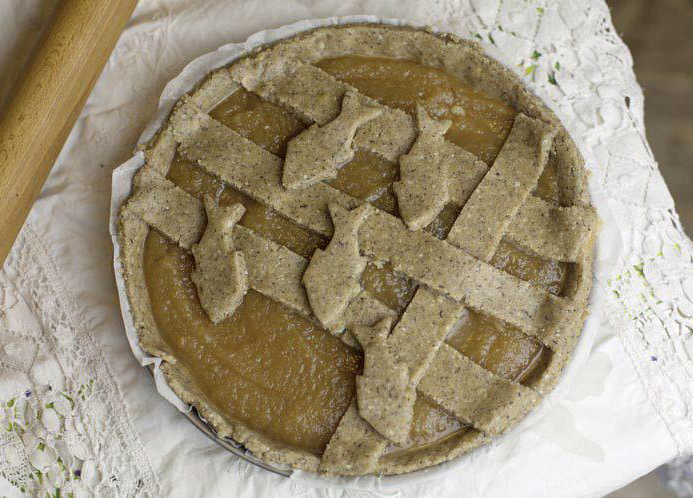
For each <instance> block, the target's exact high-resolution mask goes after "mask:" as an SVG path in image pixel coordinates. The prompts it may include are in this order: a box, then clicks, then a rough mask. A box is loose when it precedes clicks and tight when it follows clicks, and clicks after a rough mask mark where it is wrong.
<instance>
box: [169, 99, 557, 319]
mask: <svg viewBox="0 0 693 498" xmlns="http://www.w3.org/2000/svg"><path fill="white" fill-rule="evenodd" d="M189 107H190V108H189V109H188V111H189V112H193V113H196V114H198V115H199V114H202V113H200V111H199V110H196V109H194V108H191V106H189ZM198 117H200V118H201V121H202V122H203V126H202V127H200V128H197V129H196V127H193V128H192V129H191V128H188V129H186V130H185V131H184V132H182V133H181V132H180V128H179V130H178V134H177V135H176V138H177V139H179V140H181V144H182V148H181V149H182V150H181V151H182V153H183V155H186V154H188V155H191V156H197V157H192V158H193V159H195V160H197V161H198V163H200V164H201V165H202V166H203V167H207V169H210V170H212V171H211V172H213V173H215V174H217V175H218V176H220V177H221V178H222V179H224V180H225V181H227V182H229V183H231V184H232V185H233V186H234V187H237V188H240V189H241V190H242V189H243V187H242V184H241V182H239V178H238V177H234V176H233V175H232V174H228V172H226V171H225V169H224V166H223V165H222V164H220V163H222V160H220V159H219V158H216V159H215V158H214V154H211V155H210V154H204V153H198V152H197V147H196V144H195V139H196V138H197V135H198V133H199V132H200V131H201V130H202V129H204V134H209V128H214V135H215V137H216V138H215V140H216V142H215V143H216V145H217V146H218V148H219V149H224V148H225V147H224V145H223V142H224V140H225V139H226V138H228V137H229V136H231V137H232V139H233V140H235V142H236V144H235V145H238V142H240V143H241V146H242V147H244V148H249V149H252V148H253V147H257V146H255V145H254V144H252V143H250V142H247V143H244V142H243V141H241V140H238V139H237V137H236V136H234V135H233V133H234V132H232V131H231V130H228V129H225V127H223V125H220V124H219V126H216V124H217V123H215V122H214V120H212V119H211V118H209V117H208V116H207V117H206V118H205V117H204V116H198ZM187 121H189V120H187ZM172 122H173V120H172ZM174 126H175V125H174ZM174 130H175V128H174ZM236 135H237V134H236ZM241 138H242V137H241ZM244 140H245V139H244ZM206 145H207V146H208V145H209V144H206ZM213 150H214V149H213ZM227 154H228V152H227V153H225V154H221V155H222V156H223V157H224V158H226V155H227ZM270 156H271V155H270ZM272 158H274V156H272ZM267 160H268V162H271V163H273V165H277V161H275V160H274V159H270V158H269V156H268V159H267ZM219 170H220V171H219ZM277 171H278V168H276V167H275V168H273V172H277ZM220 173H221V174H220ZM266 177H268V178H272V177H273V175H267V176H266ZM264 178H265V176H264V175H261V177H260V180H261V181H262V180H263V179H264ZM274 178H277V179H278V175H274ZM241 179H242V178H241ZM325 187H326V186H325ZM246 188H250V187H248V186H247V185H246ZM330 190H332V191H334V189H330V188H329V187H327V189H326V191H327V192H328V193H331V192H330ZM335 192H336V191H335ZM260 194H262V187H261V188H260ZM250 195H252V194H250ZM342 195H343V194H342ZM253 197H256V196H255V195H253ZM257 197H262V196H261V195H259V196H257ZM327 197H329V194H328V196H327ZM345 197H346V198H347V199H348V200H349V203H353V202H354V200H353V199H352V198H349V197H348V196H345ZM356 202H358V201H356ZM347 204H348V203H347ZM323 205H324V204H323ZM273 207H274V206H273ZM347 207H352V206H348V205H347ZM280 211H281V210H280ZM284 212H286V209H285V210H284ZM380 214H381V213H377V215H380ZM382 214H384V213H382ZM289 216H290V215H289ZM385 216H389V215H385ZM371 218H372V217H371ZM395 220H396V219H395ZM396 221H397V222H399V220H396ZM399 223H400V225H401V222H399ZM239 228H242V227H239ZM326 231H328V230H326ZM323 233H324V232H323ZM438 242H441V241H438ZM460 253H462V251H460ZM376 259H387V258H379V257H376ZM470 259H472V260H473V258H470ZM486 266H488V265H486ZM495 271H496V272H498V271H497V270H495ZM499 273H501V274H502V273H503V272H499ZM527 285H528V284H527ZM482 301H483V300H482ZM549 314H551V313H549ZM405 315H406V313H405Z"/></svg>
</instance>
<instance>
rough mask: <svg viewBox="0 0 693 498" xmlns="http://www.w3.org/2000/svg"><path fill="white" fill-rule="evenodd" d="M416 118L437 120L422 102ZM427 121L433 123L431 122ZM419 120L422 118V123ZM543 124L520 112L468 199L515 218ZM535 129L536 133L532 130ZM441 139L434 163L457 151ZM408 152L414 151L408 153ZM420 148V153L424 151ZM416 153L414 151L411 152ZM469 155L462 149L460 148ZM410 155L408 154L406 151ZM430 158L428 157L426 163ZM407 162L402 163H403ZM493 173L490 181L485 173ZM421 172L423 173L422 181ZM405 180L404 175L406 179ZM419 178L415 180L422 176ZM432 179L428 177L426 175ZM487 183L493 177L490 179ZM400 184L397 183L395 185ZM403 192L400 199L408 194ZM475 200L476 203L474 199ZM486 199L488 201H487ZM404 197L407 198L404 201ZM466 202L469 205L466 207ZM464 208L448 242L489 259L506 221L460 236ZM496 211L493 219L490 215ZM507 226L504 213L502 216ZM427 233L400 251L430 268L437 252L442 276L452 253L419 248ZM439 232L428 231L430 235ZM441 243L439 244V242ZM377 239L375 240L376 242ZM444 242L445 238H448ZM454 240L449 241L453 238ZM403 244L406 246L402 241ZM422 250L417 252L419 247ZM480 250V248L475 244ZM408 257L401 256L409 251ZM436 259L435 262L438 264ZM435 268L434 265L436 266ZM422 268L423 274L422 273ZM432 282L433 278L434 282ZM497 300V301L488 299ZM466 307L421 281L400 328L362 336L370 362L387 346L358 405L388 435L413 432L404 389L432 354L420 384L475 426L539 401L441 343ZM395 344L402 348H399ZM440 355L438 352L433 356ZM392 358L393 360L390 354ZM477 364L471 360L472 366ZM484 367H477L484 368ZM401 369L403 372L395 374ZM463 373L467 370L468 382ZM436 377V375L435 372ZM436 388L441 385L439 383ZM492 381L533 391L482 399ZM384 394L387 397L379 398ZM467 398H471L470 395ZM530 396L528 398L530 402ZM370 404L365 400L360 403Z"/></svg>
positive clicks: (493, 428) (543, 155) (536, 160)
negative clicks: (500, 401) (503, 191)
mask: <svg viewBox="0 0 693 498" xmlns="http://www.w3.org/2000/svg"><path fill="white" fill-rule="evenodd" d="M418 116H419V122H420V123H421V122H423V124H424V127H426V126H428V127H429V128H430V127H431V125H433V122H432V121H431V120H430V118H429V117H428V116H427V115H425V114H424V113H423V112H422V110H421V109H418ZM426 123H428V124H429V125H426ZM442 126H444V124H443V123H441V124H438V127H441V128H440V129H441V130H442V131H443V132H444V131H445V130H444V129H443V128H442ZM420 128H421V125H420ZM542 131H543V124H542V123H541V122H536V121H533V120H531V121H529V118H527V117H526V116H520V118H519V119H518V120H517V121H516V125H515V127H513V131H512V132H511V135H510V138H509V140H508V141H506V144H505V145H504V147H503V149H502V150H501V153H500V154H499V158H500V161H498V160H497V163H496V164H494V167H493V168H491V171H490V173H489V174H488V175H487V176H486V177H485V179H484V180H482V185H480V187H481V191H480V192H481V195H478V194H477V193H476V192H477V191H478V189H477V191H475V193H474V194H472V200H470V201H469V202H468V203H467V205H468V206H470V207H471V210H472V211H473V210H478V209H480V208H481V209H487V210H488V211H492V216H493V218H496V217H497V218H500V219H504V218H507V220H509V219H511V218H513V217H514V216H515V214H516V212H517V209H518V206H519V205H521V204H522V202H523V201H524V199H525V198H526V197H527V196H528V195H529V193H530V191H531V189H532V188H534V185H535V184H536V182H537V180H538V178H539V175H540V174H541V172H542V171H543V169H544V166H545V164H546V159H547V155H548V147H550V143H551V140H552V138H553V136H552V134H551V133H547V134H543V133H542ZM535 132H537V133H535ZM535 134H538V135H540V138H539V142H540V146H539V147H537V146H536V145H537V144H536V143H534V142H533V141H532V140H528V139H527V138H528V137H527V135H529V136H530V138H534V135H535ZM429 142H430V140H428V141H426V140H424V141H421V135H420V136H419V138H417V141H416V142H415V145H414V148H416V147H417V145H420V146H423V147H425V146H426V145H428V143H429ZM437 142H438V143H437V146H436V147H435V148H434V150H435V152H434V150H433V149H432V150H431V151H430V152H428V153H427V154H428V155H431V154H434V157H430V158H428V160H427V161H426V163H431V162H433V163H435V162H436V160H438V161H440V160H441V159H443V160H445V159H452V157H450V156H448V157H445V156H442V157H441V156H440V155H439V154H438V152H437V151H438V150H440V149H441V145H442V142H443V141H442V133H441V134H440V137H439V140H438V141H437ZM410 154H411V153H410ZM513 154H514V155H516V156H519V157H520V159H524V164H523V163H522V162H521V163H520V166H524V169H523V168H522V167H519V168H517V170H516V171H512V170H510V164H508V156H509V155H513ZM419 155H421V154H419ZM412 157H417V156H416V155H413V156H412ZM463 157H464V156H463ZM405 158H406V156H403V159H405ZM426 165H427V164H426ZM406 166H407V165H406V164H405V165H404V167H405V168H406ZM442 167H443V169H442V170H440V171H437V172H436V173H437V175H438V177H441V176H442V177H443V181H444V182H445V187H447V183H448V178H447V177H448V175H449V173H448V171H449V169H450V165H449V164H448V163H446V162H444V163H442ZM406 172H407V171H403V173H402V176H403V180H404V178H405V176H406V175H405V173H406ZM518 174H519V175H520V176H521V177H523V178H521V181H516V182H515V183H514V184H513V189H512V190H514V192H513V193H514V195H511V196H510V198H509V199H504V200H503V201H502V202H500V203H498V204H495V205H491V206H489V205H488V204H489V203H490V202H492V201H493V202H495V200H494V199H493V198H492V197H491V198H489V195H488V193H487V192H486V191H487V190H488V189H489V188H493V187H497V186H498V185H496V184H497V183H507V182H511V181H512V179H513V177H514V176H515V175H518ZM489 178H490V179H491V182H489V180H487V179H489ZM422 180H423V179H421V178H420V179H419V181H422ZM402 183H404V181H403V182H402ZM417 183H418V182H417ZM429 183H430V182H429ZM489 183H490V184H489ZM396 186H397V185H396ZM397 193H398V196H399V197H402V195H400V194H406V191H404V192H400V191H397ZM447 193H448V192H447V190H446V189H444V194H447ZM406 199H407V198H406V197H404V198H403V199H401V200H406ZM417 201H418V202H416V203H415V204H418V205H421V204H422V202H421V199H417ZM444 202H447V198H445V199H444V201H443V202H442V203H440V204H439V206H438V209H442V205H443V204H444ZM470 203H471V204H470ZM484 204H486V205H484ZM406 206H407V204H406V203H405V208H406ZM465 209H467V208H466V207H465ZM465 209H463V210H462V212H461V213H460V216H459V217H458V222H456V225H457V226H458V232H457V235H456V236H454V235H453V236H452V237H451V236H450V235H449V236H448V242H450V243H451V244H453V245H463V246H467V249H469V250H471V251H474V250H475V249H478V248H479V247H481V248H483V252H482V254H481V255H480V256H479V257H480V258H481V259H482V261H488V260H489V259H490V258H491V256H492V254H493V253H494V252H495V249H496V247H497V246H498V243H499V242H500V239H501V235H502V231H503V229H504V226H503V225H498V224H495V225H494V224H493V223H491V224H487V225H481V226H480V227H475V228H476V230H475V231H473V232H474V233H470V234H465V235H467V238H463V237H461V236H460V235H461V233H462V232H461V230H460V228H461V227H460V226H459V225H460V224H459V221H460V220H465V216H467V215H468V214H469V213H465ZM493 218H492V219H493ZM403 219H404V221H405V222H407V224H408V225H409V228H420V227H419V226H416V225H415V226H412V223H411V221H412V220H411V219H410V220H409V221H407V217H406V216H404V213H403ZM388 221H389V222H391V226H394V227H397V228H399V226H400V225H401V222H399V220H396V221H395V220H393V219H389V220H388ZM505 225H506V226H507V221H506V223H505ZM380 229H382V225H381V226H380V227H379V229H376V230H373V231H371V232H369V233H370V234H371V236H372V235H375V234H376V233H378V234H379V235H380V239H379V241H380V242H383V241H386V240H390V241H393V240H394V241H395V242H394V245H398V242H402V238H401V237H402V234H401V233H400V234H398V235H399V236H398V237H396V238H394V239H392V238H391V237H395V234H396V230H391V231H387V230H385V231H384V232H383V231H380ZM418 233H419V234H420V235H422V237H416V234H414V236H413V237H410V238H409V239H410V240H409V241H410V242H411V241H412V240H413V241H415V242H416V243H413V244H410V245H409V246H406V244H405V247H404V250H403V251H401V253H399V254H403V255H409V254H417V255H418V258H417V260H416V261H415V262H413V263H412V264H411V265H410V266H409V268H410V269H415V268H416V269H424V272H428V270H429V268H430V264H431V261H432V259H433V257H434V253H435V254H436V255H437V256H441V257H442V259H443V261H444V262H443V264H442V265H440V267H439V268H437V270H442V271H439V272H438V274H437V275H438V277H441V276H443V275H444V274H445V271H444V270H447V268H445V267H446V265H447V264H450V263H451V262H452V261H453V258H452V257H450V255H449V254H447V253H446V252H441V253H437V252H436V251H435V249H434V250H433V251H426V250H422V246H423V245H425V243H423V242H422V241H424V240H426V237H427V236H426V235H425V234H424V233H423V232H418ZM471 238H474V241H475V242H479V245H477V246H475V245H474V244H473V243H470V239H471ZM431 240H436V241H437V239H432V238H430V239H429V241H431ZM434 245H438V248H440V247H441V246H440V244H434ZM371 247H375V245H373V246H371ZM443 247H446V246H443ZM450 247H451V246H450ZM400 249H401V247H400ZM417 250H418V252H417ZM364 252H366V253H368V249H366V248H365V247H364ZM477 252H479V251H478V250H477ZM396 253H397V252H396V251H394V252H390V253H389V254H390V255H394V254H396ZM371 255H372V256H375V257H376V258H377V259H380V257H382V253H380V254H373V253H371ZM405 258H406V256H405V257H404V258H401V259H405ZM389 261H391V262H393V263H394V266H395V268H399V269H401V268H402V267H401V266H398V263H397V262H395V261H392V260H389ZM434 266H435V265H434ZM451 270H452V273H453V274H454V273H455V266H454V265H452V269H451ZM433 271H436V268H434V269H433ZM460 274H463V270H462V269H460ZM422 275H423V274H422ZM430 284H431V282H429V285H430ZM491 304H493V303H491ZM463 309H464V305H463V304H462V303H460V302H456V301H453V300H451V299H448V298H445V297H444V296H441V295H436V294H434V293H432V292H431V291H429V290H427V289H425V288H422V289H419V290H418V291H417V293H416V295H415V297H414V299H413V301H412V302H411V303H410V305H409V306H408V308H407V310H406V311H405V313H404V315H403V316H402V320H401V321H400V323H399V324H398V327H397V329H396V330H395V332H394V333H393V334H392V336H391V338H386V339H381V340H380V342H376V348H375V352H374V351H370V350H369V348H368V347H367V345H365V344H364V354H365V355H366V361H367V365H368V361H369V359H372V357H373V355H374V354H376V352H381V350H385V351H387V352H389V355H383V354H382V352H381V354H380V357H382V360H381V361H380V363H381V364H382V365H383V366H382V369H383V370H382V371H383V372H385V378H378V379H374V381H373V382H374V383H375V385H376V386H378V387H379V389H378V390H374V389H368V390H365V389H364V386H363V385H362V384H359V383H358V382H357V394H358V401H359V413H360V414H361V415H362V416H363V417H364V418H365V419H366V420H367V421H369V422H371V424H372V425H373V426H374V427H375V428H376V429H377V430H378V432H379V433H380V434H382V435H384V436H386V437H388V438H389V439H390V440H392V441H395V442H401V440H403V439H404V438H406V433H407V432H408V431H407V429H406V428H408V427H410V425H409V424H410V423H411V407H410V406H409V404H408V403H407V402H406V401H407V400H408V397H407V396H406V393H408V392H410V391H408V390H407V388H408V389H412V387H416V386H417V385H418V384H419V381H420V379H421V377H422V376H424V375H425V373H426V372H427V371H428V369H429V366H430V365H431V361H433V365H434V369H433V371H432V372H431V377H430V378H428V379H427V381H426V382H424V383H422V384H421V385H420V386H419V387H420V389H421V390H422V391H423V392H426V394H427V395H429V396H430V397H431V398H433V399H434V400H436V401H437V402H438V403H439V404H441V406H443V407H444V408H446V409H448V410H449V411H450V412H451V413H453V414H454V415H455V416H457V417H458V418H460V419H461V420H463V421H464V422H466V423H468V424H469V423H471V424H474V426H475V427H477V428H480V429H482V430H484V431H487V432H489V433H491V434H496V433H499V432H501V431H502V430H503V429H504V428H505V427H507V426H506V425H503V423H504V422H505V421H512V420H515V419H517V418H519V417H521V416H523V415H524V414H526V412H527V411H528V410H529V407H531V406H534V404H535V402H536V398H537V397H538V395H537V394H536V393H534V392H533V391H531V389H528V388H525V387H523V386H520V385H519V384H516V383H512V382H509V381H506V380H504V379H501V378H497V377H496V376H494V375H493V374H492V373H490V372H487V371H486V370H484V369H483V368H481V367H479V366H477V365H474V364H473V363H472V362H471V361H469V360H468V359H466V358H465V357H464V356H463V355H461V354H459V353H457V352H455V353H456V354H451V353H450V351H454V350H452V348H450V347H449V346H441V344H442V342H443V339H444V337H445V334H446V333H447V331H448V330H449V329H450V327H452V325H453V324H454V322H455V321H456V319H457V317H459V315H460V314H461V312H462V310H463ZM440 347H443V348H444V349H443V351H441V352H440V354H437V353H439V350H438V349H439V348H440ZM396 352H397V353H396ZM434 357H435V360H434ZM394 358H397V359H399V360H400V361H399V362H394V361H393V359H394ZM385 360H389V361H385ZM470 365H472V366H470ZM395 367H399V368H401V367H408V368H409V376H408V378H405V379H404V380H402V379H400V377H401V376H402V375H401V374H402V372H399V371H395ZM480 371H481V372H484V374H480V373H479V372H480ZM455 373H460V374H459V375H457V376H456V377H455V378H454V379H452V380H454V381H455V383H454V384H447V383H446V381H447V380H449V379H447V376H450V375H453V374H455ZM398 374H399V375H398ZM466 375H469V379H468V381H467V382H465V380H466ZM431 379H433V380H431ZM439 384H443V385H444V386H445V387H441V386H440V385H439ZM459 386H464V387H465V388H464V389H460V388H459ZM436 389H438V390H436ZM494 389H499V393H498V394H503V393H505V392H513V393H514V392H518V394H522V393H523V391H525V392H530V393H531V394H532V395H531V396H529V397H528V398H527V401H525V402H521V403H520V404H519V405H517V404H510V405H507V406H506V405H493V406H491V405H489V404H488V402H487V404H486V405H481V406H480V402H481V401H483V400H484V399H485V397H487V396H489V394H490V392H494ZM468 390H472V391H473V395H472V396H468V395H467V394H466V393H467V391H468ZM378 396H380V397H381V398H382V399H378ZM465 401H466V403H465ZM525 403H526V404H525ZM362 405H365V406H362ZM373 406H376V407H382V409H381V412H382V413H376V414H374V413H372V412H373V408H372V407H373ZM393 406H395V407H397V410H398V411H399V413H398V414H397V415H393V414H392V413H391V410H392V407H393ZM485 409H493V410H494V413H493V414H487V413H485V412H484V410H485ZM484 417H493V419H492V420H493V421H494V422H495V423H494V424H490V423H489V422H488V420H486V419H485V418H484ZM344 423H345V424H349V423H351V422H350V421H349V420H346V421H345V422H344Z"/></svg>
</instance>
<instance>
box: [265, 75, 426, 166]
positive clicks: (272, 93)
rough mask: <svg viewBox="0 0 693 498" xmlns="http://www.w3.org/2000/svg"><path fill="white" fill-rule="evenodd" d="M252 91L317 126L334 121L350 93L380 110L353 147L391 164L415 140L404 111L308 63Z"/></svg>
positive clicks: (356, 139)
mask: <svg viewBox="0 0 693 498" xmlns="http://www.w3.org/2000/svg"><path fill="white" fill-rule="evenodd" d="M252 90H253V91H254V92H255V93H257V94H258V95H260V96H261V97H263V98H265V99H267V100H269V101H272V102H278V103H280V104H282V105H285V106H287V107H289V108H290V109H293V110H294V111H295V112H296V113H298V114H299V115H300V116H303V117H304V119H306V120H308V121H313V122H316V123H318V124H319V125H324V124H326V123H329V122H330V121H332V120H333V119H335V118H336V117H337V115H338V114H339V110H340V108H341V104H340V102H341V101H342V98H343V97H344V95H345V94H346V93H347V92H352V93H353V94H354V95H357V96H358V98H359V100H360V101H361V102H362V103H363V104H366V105H372V106H376V107H378V108H380V109H382V110H383V112H382V114H381V115H380V116H378V117H377V118H376V119H374V120H372V121H370V122H368V123H366V124H365V125H364V126H362V127H361V128H360V129H359V130H357V131H356V135H355V136H354V147H355V148H357V149H365V150H369V151H372V152H375V153H376V154H379V155H381V156H382V157H384V158H385V159H388V160H390V161H396V160H397V159H398V158H399V156H401V155H402V154H404V153H405V152H407V151H408V150H409V148H410V147H411V144H412V143H413V142H414V138H415V137H416V128H415V126H414V120H413V119H412V118H411V116H409V115H408V114H407V113H406V112H404V111H401V110H399V109H391V108H389V107H386V106H384V105H382V104H380V103H379V102H378V101H377V100H375V99H372V98H370V97H367V96H365V95H363V94H361V93H359V92H358V91H357V90H356V89H355V88H353V87H352V86H350V85H348V84H346V83H344V82H342V81H339V80H337V79H335V78H333V77H332V76H330V75H329V74H327V73H326V72H325V71H323V70H322V69H319V68H317V67H315V66H312V65H310V64H304V65H302V66H300V67H299V68H298V69H297V70H296V71H295V72H293V73H290V74H284V75H281V76H279V77H278V78H275V79H272V80H269V81H267V82H264V83H262V84H260V85H259V86H257V87H256V88H253V89H252Z"/></svg>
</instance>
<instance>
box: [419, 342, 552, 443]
mask: <svg viewBox="0 0 693 498" xmlns="http://www.w3.org/2000/svg"><path fill="white" fill-rule="evenodd" d="M460 386H464V389H461V388H460ZM419 387H420V390H421V391H422V392H424V393H426V395H427V396H429V397H430V398H432V399H433V400H434V401H435V402H436V403H438V404H439V405H440V406H442V407H443V408H444V409H446V410H448V411H449V412H450V413H452V414H453V415H455V417H457V418H458V419H460V420H462V421H463V422H466V423H467V424H470V425H473V426H474V427H476V428H477V429H480V430H481V431H483V432H485V433H487V434H490V435H498V434H501V433H502V432H503V431H505V429H507V428H508V427H509V426H511V425H514V424H515V423H517V422H518V421H519V420H520V419H522V418H523V417H524V416H525V415H526V414H527V412H529V410H530V409H532V408H533V407H534V406H536V404H537V402H538V398H539V394H538V393H536V392H535V391H534V390H532V389H530V388H528V387H525V386H523V385H522V384H518V383H517V382H510V381H508V380H505V379H503V378H501V377H498V376H497V375H495V374H493V373H491V372H489V371H488V370H485V369H483V368H481V367H480V366H479V365H477V364H475V363H474V362H472V361H471V360H469V359H468V358H467V357H466V356H464V355H463V354H462V353H460V352H458V351H457V350H455V349H454V348H452V347H450V346H448V345H447V344H443V345H442V346H441V347H440V349H439V350H438V354H437V355H436V357H435V359H434V360H433V363H432V364H431V367H430V368H429V369H428V372H427V373H426V375H424V377H423V379H422V380H421V384H420V386H419Z"/></svg>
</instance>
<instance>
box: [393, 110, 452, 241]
mask: <svg viewBox="0 0 693 498" xmlns="http://www.w3.org/2000/svg"><path fill="white" fill-rule="evenodd" d="M416 120H417V126H418V130H419V134H418V136H417V137H416V141H415V142H414V145H412V148H411V149H410V150H409V152H408V153H407V154H405V155H403V156H401V157H400V158H399V169H400V181H398V182H395V183H394V184H393V188H394V191H395V194H397V203H398V205H399V212H400V214H401V216H402V219H403V220H404V222H405V223H406V224H407V227H409V228H410V229H411V230H418V229H420V228H423V227H425V226H426V225H428V224H429V223H431V222H432V221H433V220H434V219H435V217H436V216H438V213H440V211H441V210H442V209H443V207H445V204H447V203H448V201H449V200H450V193H449V191H448V183H449V178H448V177H449V168H450V165H449V164H448V162H449V157H450V156H449V155H448V154H443V153H442V149H443V147H442V145H443V140H445V139H444V138H443V136H444V135H445V133H446V132H447V131H448V129H449V128H450V125H451V122H450V121H449V120H445V121H438V120H435V119H432V118H431V117H430V116H429V115H428V113H427V112H426V111H425V110H424V109H423V107H421V106H420V105H417V106H416Z"/></svg>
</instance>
